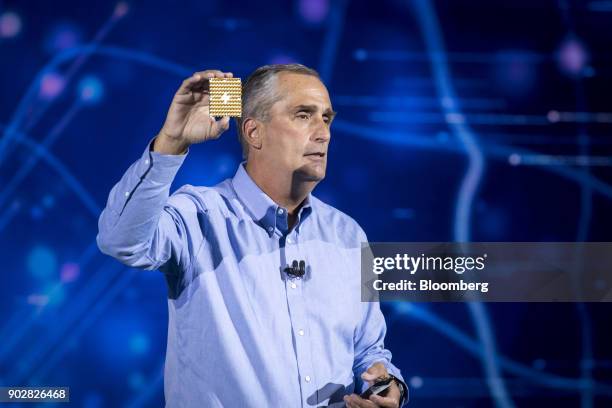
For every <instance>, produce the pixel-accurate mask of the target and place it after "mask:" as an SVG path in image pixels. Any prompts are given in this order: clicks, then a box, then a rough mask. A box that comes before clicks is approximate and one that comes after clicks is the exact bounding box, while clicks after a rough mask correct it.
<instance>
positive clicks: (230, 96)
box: [208, 78, 242, 118]
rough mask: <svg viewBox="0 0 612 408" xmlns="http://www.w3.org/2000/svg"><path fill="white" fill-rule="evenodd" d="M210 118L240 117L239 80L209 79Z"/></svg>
mask: <svg viewBox="0 0 612 408" xmlns="http://www.w3.org/2000/svg"><path fill="white" fill-rule="evenodd" d="M208 81H209V82H208V84H209V85H208V90H209V93H210V102H209V103H210V105H209V109H210V116H215V117H219V116H233V117H238V118H239V117H241V116H242V82H241V80H240V78H210V79H209V80H208Z"/></svg>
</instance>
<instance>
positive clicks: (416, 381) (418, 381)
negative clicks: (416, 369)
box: [408, 376, 423, 388]
mask: <svg viewBox="0 0 612 408" xmlns="http://www.w3.org/2000/svg"><path fill="white" fill-rule="evenodd" d="M408 382H409V383H410V386H411V387H412V388H421V387H422V386H423V379H422V378H421V377H419V376H414V377H411V378H410V380H409V381H408Z"/></svg>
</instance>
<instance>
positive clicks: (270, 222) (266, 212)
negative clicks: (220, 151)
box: [232, 162, 312, 236]
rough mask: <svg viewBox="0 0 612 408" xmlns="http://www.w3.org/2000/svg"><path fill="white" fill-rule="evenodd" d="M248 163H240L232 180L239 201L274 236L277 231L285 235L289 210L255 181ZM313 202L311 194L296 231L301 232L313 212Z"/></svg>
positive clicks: (301, 209) (305, 201)
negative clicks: (247, 169) (247, 165)
mask: <svg viewBox="0 0 612 408" xmlns="http://www.w3.org/2000/svg"><path fill="white" fill-rule="evenodd" d="M245 166H246V162H242V163H240V165H239V166H238V170H237V171H236V174H235V175H234V178H233V179H232V185H233V187H234V191H235V192H236V195H237V196H238V199H239V200H240V201H241V202H242V204H243V205H244V206H245V207H246V208H247V209H248V211H249V212H250V215H251V217H253V219H254V220H255V221H256V222H257V223H258V224H259V225H261V226H262V227H263V228H265V230H266V232H267V233H268V235H270V236H272V235H273V234H274V232H275V231H278V232H280V233H281V234H282V235H285V234H286V233H287V232H288V225H287V209H286V208H283V207H281V206H279V205H278V204H276V203H275V202H274V201H273V200H272V199H271V198H270V197H269V196H268V195H267V194H266V193H264V192H263V191H262V190H261V189H260V188H259V186H258V185H257V184H255V182H254V181H253V179H252V178H251V176H250V175H249V173H247V171H246V167H245ZM311 204H312V200H311V194H310V193H309V194H308V196H306V199H305V200H304V204H303V205H302V207H301V208H300V210H299V212H298V222H297V225H296V231H297V232H299V229H300V226H301V224H302V222H303V221H304V220H305V219H306V217H307V216H308V215H309V214H310V213H311V212H312V205H311Z"/></svg>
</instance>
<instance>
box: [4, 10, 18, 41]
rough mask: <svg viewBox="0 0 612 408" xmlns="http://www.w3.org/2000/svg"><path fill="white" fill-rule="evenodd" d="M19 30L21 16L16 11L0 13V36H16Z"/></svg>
mask: <svg viewBox="0 0 612 408" xmlns="http://www.w3.org/2000/svg"><path fill="white" fill-rule="evenodd" d="M20 31H21V18H20V17H19V15H17V14H16V13H13V12H11V11H6V12H4V13H2V14H1V15H0V38H11V37H16V36H17V35H18V34H19V32H20Z"/></svg>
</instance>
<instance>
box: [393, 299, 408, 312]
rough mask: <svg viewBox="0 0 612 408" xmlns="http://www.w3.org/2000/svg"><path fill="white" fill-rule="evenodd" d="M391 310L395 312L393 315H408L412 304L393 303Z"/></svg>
mask: <svg viewBox="0 0 612 408" xmlns="http://www.w3.org/2000/svg"><path fill="white" fill-rule="evenodd" d="M393 309H394V310H395V313H398V314H408V313H410V312H411V311H412V304H410V303H408V302H395V304H394V305H393Z"/></svg>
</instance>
